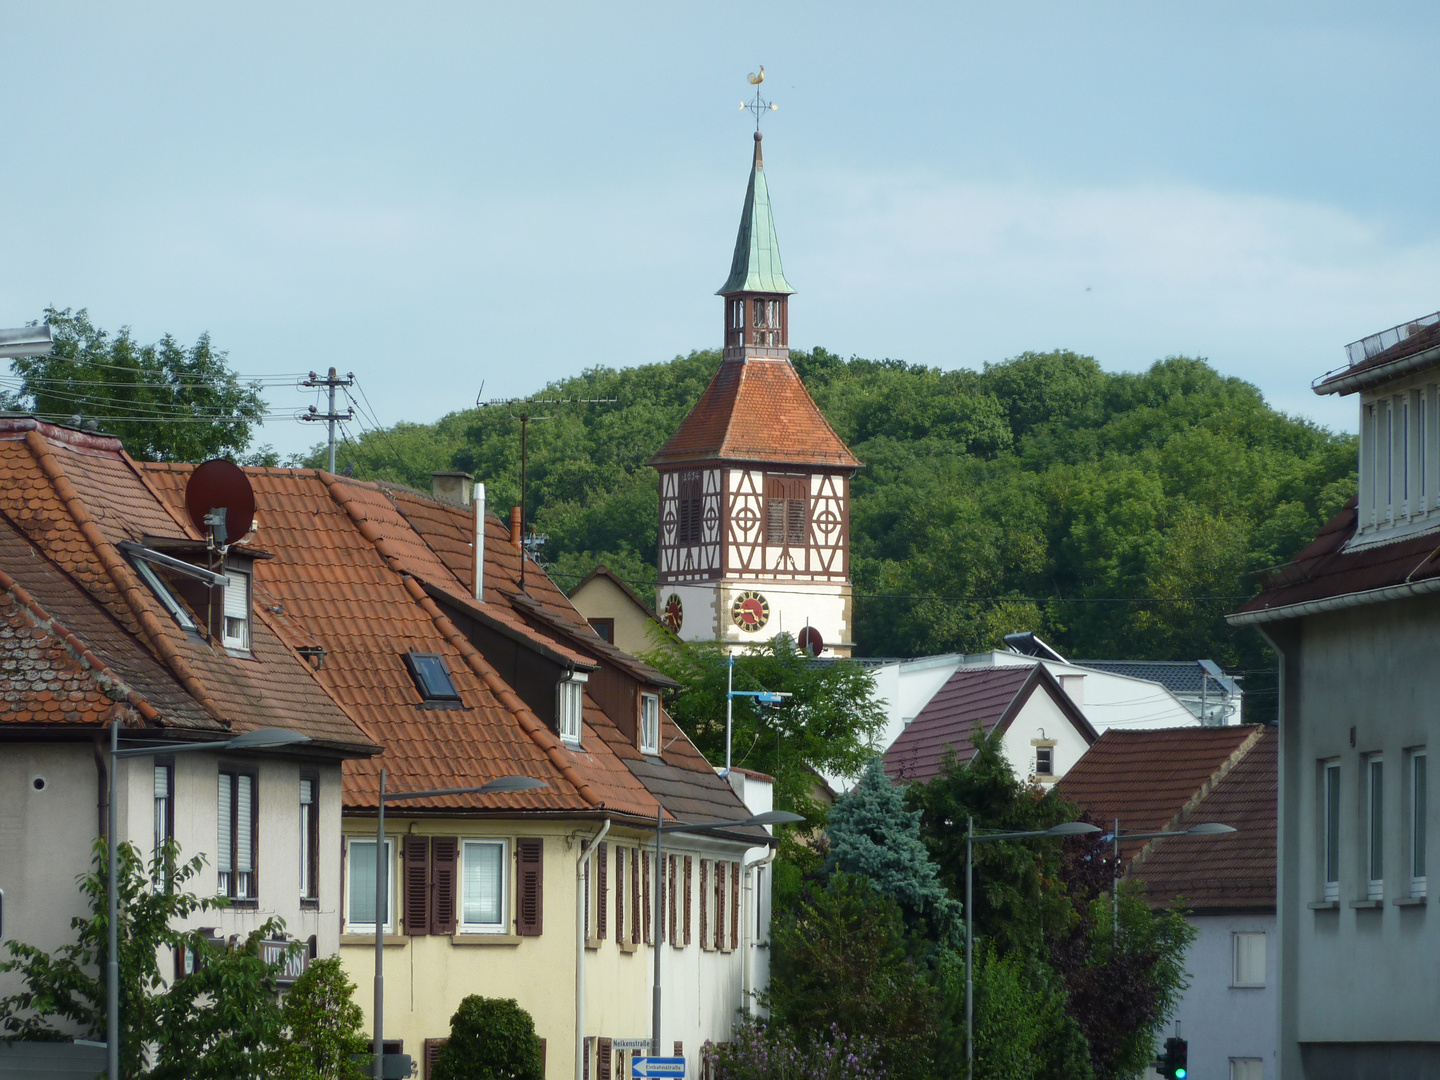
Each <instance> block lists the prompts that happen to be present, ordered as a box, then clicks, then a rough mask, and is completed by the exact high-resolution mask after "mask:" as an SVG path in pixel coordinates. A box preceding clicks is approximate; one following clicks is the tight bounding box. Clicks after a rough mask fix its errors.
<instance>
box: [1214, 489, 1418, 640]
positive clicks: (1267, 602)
mask: <svg viewBox="0 0 1440 1080" xmlns="http://www.w3.org/2000/svg"><path fill="white" fill-rule="evenodd" d="M1355 504H1356V500H1355V499H1353V498H1352V499H1351V500H1350V501H1349V502H1347V503H1346V504H1345V506H1344V507H1343V508H1341V510H1340V512H1339V513H1338V514H1336V515H1335V516H1334V517H1333V518H1331V519H1330V521H1329V522H1327V523H1326V524H1325V526H1324V527H1323V528H1321V530H1320V532H1319V533H1317V534H1316V536H1315V539H1314V540H1312V541H1311V542H1310V543H1309V544H1308V545H1307V546H1306V547H1305V548H1304V549H1303V550H1302V551H1301V552H1300V553H1299V554H1298V555H1296V556H1295V558H1294V559H1292V560H1291V561H1290V562H1289V563H1288V564H1287V565H1285V566H1283V567H1281V568H1280V569H1279V570H1277V571H1276V572H1275V573H1273V574H1272V575H1270V577H1269V578H1268V579H1267V580H1266V581H1265V583H1264V586H1263V587H1262V588H1261V590H1260V592H1259V593H1258V594H1256V595H1255V596H1254V597H1252V598H1251V599H1249V600H1247V601H1246V602H1245V603H1244V604H1242V605H1241V606H1240V608H1239V610H1238V611H1237V612H1236V615H1248V614H1256V613H1264V612H1270V611H1275V612H1276V614H1275V616H1274V617H1275V618H1283V617H1284V616H1283V613H1281V612H1280V611H1279V609H1283V608H1288V607H1291V606H1292V605H1295V604H1304V603H1308V602H1311V601H1315V600H1325V599H1328V598H1330V597H1334V596H1343V595H1345V594H1347V593H1363V592H1369V591H1370V590H1372V589H1383V588H1386V587H1387V586H1392V585H1406V584H1414V583H1416V582H1420V581H1424V580H1426V579H1427V578H1434V577H1440V535H1437V533H1436V531H1435V530H1431V531H1429V532H1424V533H1420V534H1418V535H1412V536H1405V537H1400V538H1398V539H1395V540H1390V541H1388V542H1385V543H1377V544H1372V545H1367V546H1365V547H1362V548H1358V549H1356V550H1353V551H1344V550H1342V549H1343V548H1344V546H1345V544H1346V542H1347V541H1349V540H1350V538H1351V537H1352V536H1353V535H1354V534H1355V524H1356V512H1355Z"/></svg>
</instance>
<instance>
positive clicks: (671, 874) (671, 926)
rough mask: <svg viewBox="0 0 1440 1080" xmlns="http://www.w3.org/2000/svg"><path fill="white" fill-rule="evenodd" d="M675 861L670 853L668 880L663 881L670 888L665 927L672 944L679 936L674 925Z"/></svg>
mask: <svg viewBox="0 0 1440 1080" xmlns="http://www.w3.org/2000/svg"><path fill="white" fill-rule="evenodd" d="M675 861H676V860H675V856H674V855H671V856H670V862H669V865H668V866H667V867H666V871H667V872H668V875H669V880H668V881H666V883H665V884H666V887H667V888H669V890H670V903H669V905H668V907H667V910H666V914H667V915H668V916H669V919H670V921H669V922H668V923H667V924H666V927H665V929H666V931H667V932H668V934H669V937H670V943H671V944H672V945H673V944H675V942H677V941H679V940H680V936H679V935H678V934H677V933H676V929H677V928H676V926H675Z"/></svg>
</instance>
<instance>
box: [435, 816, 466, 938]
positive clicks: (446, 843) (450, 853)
mask: <svg viewBox="0 0 1440 1080" xmlns="http://www.w3.org/2000/svg"><path fill="white" fill-rule="evenodd" d="M459 881H460V841H459V839H457V838H456V837H454V836H437V837H434V838H433V839H432V840H431V841H430V932H431V933H432V934H453V933H454V932H455V908H456V904H455V899H456V895H457V893H458V892H459V888H458V886H459Z"/></svg>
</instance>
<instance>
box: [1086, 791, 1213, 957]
mask: <svg viewBox="0 0 1440 1080" xmlns="http://www.w3.org/2000/svg"><path fill="white" fill-rule="evenodd" d="M1233 832H1235V826H1233V825H1222V824H1220V823H1219V822H1218V821H1204V822H1201V823H1200V824H1199V825H1191V826H1190V828H1188V829H1171V830H1169V831H1166V830H1161V831H1160V832H1125V831H1124V830H1123V829H1121V828H1120V819H1119V818H1116V819H1115V829H1114V831H1113V832H1111V834H1110V836H1109V839H1110V841H1111V842H1112V843H1113V844H1114V845H1115V847H1114V851H1113V854H1112V859H1113V861H1112V863H1111V865H1110V932H1111V933H1112V934H1114V936H1115V937H1116V939H1118V938H1119V937H1120V841H1121V840H1122V839H1125V840H1159V839H1162V838H1163V837H1166V836H1224V835H1225V834H1227V833H1233Z"/></svg>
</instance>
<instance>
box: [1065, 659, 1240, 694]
mask: <svg viewBox="0 0 1440 1080" xmlns="http://www.w3.org/2000/svg"><path fill="white" fill-rule="evenodd" d="M1070 663H1072V664H1075V665H1077V666H1079V667H1088V668H1094V669H1095V670H1096V671H1105V672H1109V673H1110V674H1112V675H1129V676H1130V677H1131V678H1132V679H1145V680H1148V681H1149V682H1156V683H1159V684H1160V685H1161V686H1163V687H1165V689H1166V690H1169V691H1170V692H1171V693H1173V694H1198V693H1200V692H1201V691H1202V689H1204V688H1205V687H1206V686H1209V687H1210V688H1211V689H1212V690H1217V691H1218V690H1220V689H1224V690H1225V691H1226V692H1227V693H1234V692H1236V691H1238V690H1239V689H1240V687H1239V686H1238V685H1236V683H1235V680H1233V679H1232V678H1230V676H1228V675H1226V674H1225V673H1224V672H1223V671H1221V670H1220V668H1219V667H1218V666H1217V665H1216V664H1215V663H1214V662H1213V661H1210V660H1071V661H1070ZM1207 675H1208V676H1209V678H1208V680H1206V679H1203V678H1202V677H1203V676H1207Z"/></svg>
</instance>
